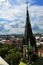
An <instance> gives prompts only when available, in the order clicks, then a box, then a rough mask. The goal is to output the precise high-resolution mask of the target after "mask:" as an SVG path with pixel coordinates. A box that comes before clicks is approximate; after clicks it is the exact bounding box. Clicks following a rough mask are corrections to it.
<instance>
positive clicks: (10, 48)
mask: <svg viewBox="0 0 43 65" xmlns="http://www.w3.org/2000/svg"><path fill="white" fill-rule="evenodd" d="M0 56H2V57H3V58H4V59H5V60H6V61H7V62H8V63H9V64H10V65H18V64H19V62H20V59H21V57H22V52H21V48H15V47H14V45H13V44H12V45H8V44H1V45H0Z"/></svg>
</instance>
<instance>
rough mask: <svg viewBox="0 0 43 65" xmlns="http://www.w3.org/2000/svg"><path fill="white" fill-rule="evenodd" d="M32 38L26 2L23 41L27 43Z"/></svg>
mask: <svg viewBox="0 0 43 65" xmlns="http://www.w3.org/2000/svg"><path fill="white" fill-rule="evenodd" d="M31 36H32V29H31V24H30V18H29V12H28V1H26V26H25V39H26V43H28V39H30V38H31Z"/></svg>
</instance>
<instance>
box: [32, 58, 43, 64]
mask: <svg viewBox="0 0 43 65" xmlns="http://www.w3.org/2000/svg"><path fill="white" fill-rule="evenodd" d="M32 65H43V58H41V59H39V60H37V61H36V62H35V63H33V64H32Z"/></svg>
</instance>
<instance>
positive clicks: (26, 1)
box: [26, 0, 28, 8]
mask: <svg viewBox="0 0 43 65" xmlns="http://www.w3.org/2000/svg"><path fill="white" fill-rule="evenodd" d="M26 5H27V8H28V0H26Z"/></svg>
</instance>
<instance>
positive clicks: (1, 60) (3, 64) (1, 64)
mask: <svg viewBox="0 0 43 65" xmlns="http://www.w3.org/2000/svg"><path fill="white" fill-rule="evenodd" d="M0 65H9V64H8V63H7V62H6V61H5V60H4V59H3V58H2V57H0Z"/></svg>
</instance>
